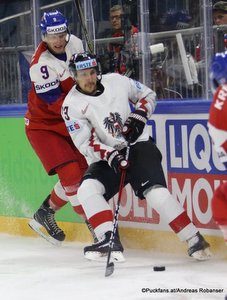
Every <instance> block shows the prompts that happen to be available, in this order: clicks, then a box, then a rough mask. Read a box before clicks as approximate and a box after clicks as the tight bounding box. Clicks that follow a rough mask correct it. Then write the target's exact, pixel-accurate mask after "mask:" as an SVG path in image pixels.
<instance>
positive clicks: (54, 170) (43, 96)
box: [25, 10, 87, 242]
mask: <svg viewBox="0 0 227 300" xmlns="http://www.w3.org/2000/svg"><path fill="white" fill-rule="evenodd" d="M40 28H41V34H42V42H41V43H40V44H39V46H38V48H37V49H36V51H35V53H34V55H33V57H32V61H31V65H30V78H31V82H32V87H31V90H30V92H29V97H28V99H29V100H28V110H27V112H26V115H25V125H26V126H25V127H26V128H25V130H26V135H27V137H28V140H29V142H30V144H31V145H32V147H33V149H34V150H35V152H36V154H37V155H38V157H39V159H40V160H41V162H42V164H43V166H44V168H45V170H46V172H47V173H48V175H54V174H57V175H58V177H59V181H58V182H57V183H56V185H55V186H54V188H53V190H52V192H51V194H50V195H49V196H48V197H47V198H46V199H45V201H44V202H43V204H42V205H41V207H40V208H39V209H38V210H37V212H36V213H35V214H34V219H33V220H32V221H30V223H29V225H30V227H32V228H33V229H34V230H35V231H37V232H38V233H39V234H40V235H42V236H43V234H42V231H41V230H40V227H41V226H43V227H44V228H45V229H46V230H47V233H48V234H49V235H45V234H44V236H43V237H44V238H46V239H48V240H49V241H51V242H57V241H63V240H64V239H65V234H64V232H63V231H62V230H61V229H60V228H59V227H58V225H57V223H56V222H55V218H54V214H55V211H57V210H58V209H60V208H61V207H63V206H64V205H65V204H66V203H67V202H68V201H70V202H71V204H72V206H73V209H74V210H75V212H76V213H78V214H79V215H80V216H82V217H84V213H83V209H82V207H81V206H80V205H79V203H78V201H77V197H76V194H77V188H78V185H79V182H80V179H81V176H82V175H83V173H84V172H85V170H86V169H87V163H86V160H85V159H84V157H83V156H82V155H81V154H80V152H79V151H78V150H77V149H76V148H75V147H74V145H73V143H72V141H71V138H70V136H69V134H68V132H67V130H66V127H65V124H64V121H63V119H62V117H61V106H62V103H63V100H64V98H65V96H66V95H67V93H68V92H69V90H70V89H71V88H72V86H73V84H74V80H73V79H72V77H71V76H70V74H69V71H68V63H69V59H70V57H71V56H72V54H73V53H78V52H81V51H83V44H82V41H81V40H80V39H79V38H77V37H76V36H74V35H72V34H70V33H69V29H68V24H67V19H66V18H65V17H64V16H63V15H62V14H61V13H60V12H59V11H57V10H56V11H53V12H45V13H44V14H43V17H42V19H41V23H40Z"/></svg>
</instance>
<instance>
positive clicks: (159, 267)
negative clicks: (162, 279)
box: [153, 266, 166, 272]
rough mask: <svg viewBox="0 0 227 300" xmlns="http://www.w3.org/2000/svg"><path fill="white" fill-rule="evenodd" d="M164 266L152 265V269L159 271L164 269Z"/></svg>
mask: <svg viewBox="0 0 227 300" xmlns="http://www.w3.org/2000/svg"><path fill="white" fill-rule="evenodd" d="M165 269H166V267H165V266H154V267H153V270H154V271H157V272H160V271H165Z"/></svg>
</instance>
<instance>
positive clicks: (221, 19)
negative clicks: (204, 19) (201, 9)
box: [213, 1, 227, 51]
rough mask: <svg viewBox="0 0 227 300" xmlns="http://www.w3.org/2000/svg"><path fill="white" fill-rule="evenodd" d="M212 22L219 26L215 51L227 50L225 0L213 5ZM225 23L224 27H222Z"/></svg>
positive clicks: (226, 5)
mask: <svg viewBox="0 0 227 300" xmlns="http://www.w3.org/2000/svg"><path fill="white" fill-rule="evenodd" d="M213 19H214V24H215V25H218V26H220V29H219V33H220V36H218V47H217V51H223V50H227V1H219V2H217V3H215V4H214V5H213ZM222 25H226V28H222V27H221V26H222Z"/></svg>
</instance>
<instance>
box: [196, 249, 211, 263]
mask: <svg viewBox="0 0 227 300" xmlns="http://www.w3.org/2000/svg"><path fill="white" fill-rule="evenodd" d="M192 257H193V258H194V259H196V260H208V259H210V258H211V257H212V253H211V251H210V248H209V247H208V248H206V249H204V250H199V251H196V252H194V253H193V254H192Z"/></svg>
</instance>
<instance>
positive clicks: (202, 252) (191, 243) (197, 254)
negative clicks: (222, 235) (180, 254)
mask: <svg viewBox="0 0 227 300" xmlns="http://www.w3.org/2000/svg"><path fill="white" fill-rule="evenodd" d="M187 242H188V247H189V248H188V255H189V256H191V257H193V258H195V259H196V260H208V259H210V258H211V256H212V253H211V252H210V245H209V243H207V241H206V240H205V239H204V237H203V236H202V235H201V234H200V233H199V232H197V233H196V234H195V235H194V236H193V237H191V238H190V239H189V240H188V241H187Z"/></svg>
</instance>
